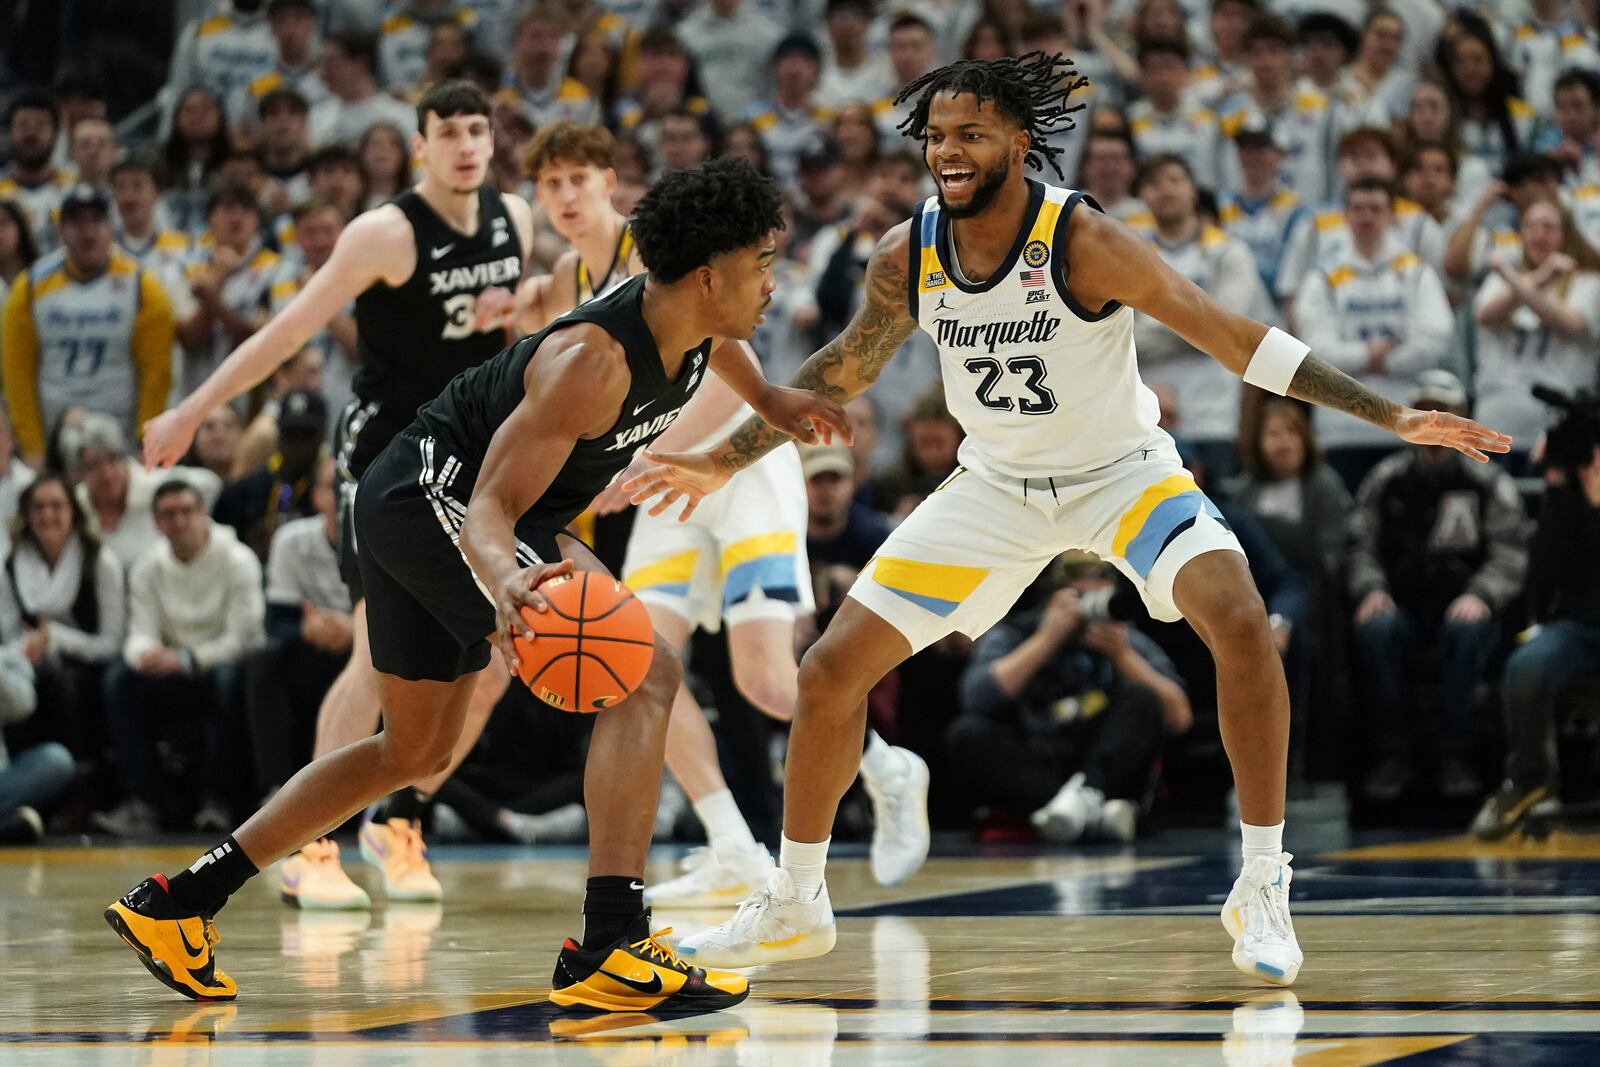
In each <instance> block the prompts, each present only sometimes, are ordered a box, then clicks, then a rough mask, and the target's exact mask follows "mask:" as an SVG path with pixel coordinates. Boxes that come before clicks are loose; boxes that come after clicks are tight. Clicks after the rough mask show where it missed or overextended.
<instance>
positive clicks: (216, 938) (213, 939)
mask: <svg viewBox="0 0 1600 1067" xmlns="http://www.w3.org/2000/svg"><path fill="white" fill-rule="evenodd" d="M202 921H203V922H204V923H205V931H206V944H207V945H209V946H210V947H212V948H216V947H217V946H218V945H220V944H221V943H222V935H221V934H219V933H218V932H217V924H216V923H214V922H212V921H211V920H210V919H204V920H202Z"/></svg>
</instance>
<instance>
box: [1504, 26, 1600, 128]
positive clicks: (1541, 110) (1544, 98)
mask: <svg viewBox="0 0 1600 1067" xmlns="http://www.w3.org/2000/svg"><path fill="white" fill-rule="evenodd" d="M1526 3H1527V17H1526V18H1525V19H1523V20H1522V21H1521V22H1519V23H1518V24H1517V25H1515V26H1513V27H1512V28H1511V45H1510V47H1509V48H1508V49H1507V50H1506V60H1507V62H1509V63H1510V64H1511V66H1512V67H1513V68H1515V69H1516V70H1518V71H1520V72H1521V73H1522V97H1523V99H1524V100H1526V101H1527V102H1528V105H1529V106H1530V107H1532V108H1533V110H1534V112H1535V113H1536V114H1538V115H1540V116H1544V117H1549V116H1550V115H1551V113H1552V111H1553V110H1554V107H1555V95H1554V93H1555V81H1556V78H1557V77H1559V76H1560V75H1561V74H1562V72H1564V71H1568V70H1573V69H1580V70H1596V69H1600V49H1597V48H1596V40H1595V30H1594V26H1593V25H1592V24H1591V22H1588V21H1585V20H1584V17H1583V16H1580V15H1579V13H1578V10H1577V5H1575V4H1570V3H1568V0H1526ZM1588 17H1589V19H1591V20H1592V19H1593V14H1592V12H1591V13H1590V15H1589V16H1588Z"/></svg>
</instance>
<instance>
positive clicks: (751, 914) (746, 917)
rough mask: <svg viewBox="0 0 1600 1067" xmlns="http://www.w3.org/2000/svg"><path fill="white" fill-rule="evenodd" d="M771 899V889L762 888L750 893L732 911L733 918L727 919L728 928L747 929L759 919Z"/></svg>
mask: <svg viewBox="0 0 1600 1067" xmlns="http://www.w3.org/2000/svg"><path fill="white" fill-rule="evenodd" d="M772 900H773V897H772V890H771V889H770V888H765V887H764V888H762V889H758V890H756V891H755V892H754V893H751V894H750V895H749V896H747V897H745V898H744V899H743V900H741V901H740V902H739V910H738V911H736V912H734V913H733V918H732V919H729V920H728V928H729V929H730V930H748V929H749V928H750V927H752V926H754V925H755V924H756V923H758V922H760V921H761V915H762V913H764V912H765V911H766V910H767V905H768V904H771V903H772Z"/></svg>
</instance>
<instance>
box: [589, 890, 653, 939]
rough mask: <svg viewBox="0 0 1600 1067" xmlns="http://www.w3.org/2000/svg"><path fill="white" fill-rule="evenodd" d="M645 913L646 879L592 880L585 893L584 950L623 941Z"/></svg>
mask: <svg viewBox="0 0 1600 1067" xmlns="http://www.w3.org/2000/svg"><path fill="white" fill-rule="evenodd" d="M643 911H644V881H643V879H639V878H628V877H624V876H621V875H609V874H608V875H602V876H600V877H599V878H591V879H589V883H588V885H587V886H586V887H585V890H584V894H583V947H584V950H585V951H588V952H593V951H594V950H595V949H600V948H605V947H606V946H607V945H610V944H614V943H615V942H617V941H620V940H621V939H622V936H623V935H624V934H626V933H627V932H628V927H629V926H631V925H632V924H633V920H635V919H637V918H638V917H639V914H640V913H641V912H643Z"/></svg>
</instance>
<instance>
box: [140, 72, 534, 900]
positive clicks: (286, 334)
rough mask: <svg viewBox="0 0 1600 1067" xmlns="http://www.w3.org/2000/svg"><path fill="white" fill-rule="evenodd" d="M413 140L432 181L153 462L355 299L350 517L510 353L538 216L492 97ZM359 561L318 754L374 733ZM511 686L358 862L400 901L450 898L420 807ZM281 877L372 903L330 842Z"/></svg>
mask: <svg viewBox="0 0 1600 1067" xmlns="http://www.w3.org/2000/svg"><path fill="white" fill-rule="evenodd" d="M417 128H418V130H419V131H420V132H419V133H417V134H414V135H413V136H412V141H411V148H412V152H413V154H414V155H416V156H417V157H418V158H420V159H421V160H422V163H423V174H422V180H421V181H420V182H419V183H418V184H417V186H416V187H415V188H414V189H411V190H408V191H407V192H406V193H403V194H401V196H399V197H397V198H395V200H394V201H393V202H391V203H388V204H384V205H383V206H381V207H377V208H373V209H372V210H371V211H368V212H366V213H365V214H362V215H360V216H359V217H357V218H356V219H355V220H354V221H352V222H351V223H350V224H349V225H348V226H347V227H345V229H344V232H343V233H342V234H341V235H340V236H339V240H338V243H337V244H335V245H334V249H333V254H332V256H331V257H330V258H329V260H328V262H327V263H326V264H325V265H324V266H323V268H322V269H321V270H319V271H317V272H316V273H315V274H314V275H312V277H311V279H310V280H309V281H308V282H307V283H306V285H305V288H303V289H302V290H301V291H300V292H299V293H298V294H297V295H296V296H295V297H294V299H293V300H292V301H291V302H290V303H289V305H288V306H287V307H285V308H284V309H283V311H282V312H280V313H279V314H278V315H276V316H274V317H273V318H272V319H271V320H270V321H269V322H268V323H267V324H266V326H264V327H262V329H261V330H259V331H258V332H257V333H256V334H255V335H254V336H252V337H251V338H250V339H249V340H248V341H246V342H245V343H244V344H242V345H240V346H239V348H237V349H236V350H235V351H234V352H233V353H232V354H230V355H229V356H228V358H227V359H226V360H224V361H223V362H222V363H221V364H220V365H219V366H218V367H217V369H216V370H215V371H213V372H212V374H211V376H210V377H209V378H207V379H206V381H205V382H204V383H202V384H201V385H200V387H199V388H198V389H196V390H195V391H194V392H193V393H191V394H190V395H189V396H187V397H185V398H184V400H183V402H182V403H180V404H179V405H178V406H177V407H175V408H173V409H171V410H170V411H167V412H165V413H163V414H162V415H160V416H158V417H157V418H155V419H153V420H151V421H150V423H149V424H148V425H147V426H146V427H145V435H144V451H145V462H146V463H147V464H149V465H151V466H162V467H165V466H169V465H171V464H173V463H175V462H177V461H178V460H179V458H181V457H182V456H183V455H184V453H186V452H187V451H188V449H189V445H190V442H191V441H193V439H194V434H195V431H196V430H197V429H198V428H199V426H200V423H201V422H202V421H203V420H204V419H205V417H206V416H207V415H208V414H210V413H211V412H212V411H213V410H214V409H216V408H217V407H219V406H221V405H222V404H225V403H227V402H228V401H230V400H232V399H233V398H234V397H237V396H240V395H242V394H243V393H245V392H247V391H249V390H250V389H252V388H254V387H255V386H256V385H257V384H259V383H260V382H262V381H264V380H266V379H267V377H269V376H270V375H271V374H272V373H273V372H274V371H276V370H277V369H278V367H280V366H281V365H283V364H284V363H285V362H287V361H288V360H289V359H290V358H292V357H293V356H294V355H295V354H296V353H297V352H299V351H300V349H301V347H302V346H303V345H304V344H305V343H306V341H307V340H308V339H309V338H311V337H313V336H314V335H316V334H317V333H318V332H319V331H320V330H322V329H323V328H324V327H326V326H327V324H328V323H329V322H330V321H332V319H333V318H334V316H336V315H338V314H340V313H342V312H343V311H344V310H345V308H347V307H348V306H349V305H350V303H351V301H355V302H356V327H357V330H358V331H359V343H360V355H361V367H360V369H359V370H358V372H357V375H356V380H355V392H356V400H355V401H354V402H352V404H351V406H350V409H349V410H348V411H346V413H345V417H344V420H343V424H342V425H341V427H340V443H339V449H338V451H339V459H340V477H341V482H342V484H341V486H340V495H341V511H346V510H347V509H346V508H345V507H344V504H346V503H347V502H348V500H349V499H351V498H353V496H354V490H355V479H356V478H357V477H359V476H360V474H361V472H362V470H364V469H365V467H366V465H367V464H368V463H370V462H371V461H372V459H373V458H375V457H376V456H377V455H378V453H379V452H381V451H382V450H383V447H384V445H386V444H387V443H388V441H389V439H390V438H391V437H393V436H394V434H395V433H397V432H398V431H399V430H401V429H403V428H404V427H405V426H406V425H407V424H409V423H410V421H411V419H412V417H413V416H414V415H415V414H416V410H417V408H418V407H419V406H420V405H421V404H423V403H425V402H426V401H428V400H431V399H433V397H434V396H436V395H438V393H439V392H440V391H441V390H442V389H443V388H444V386H445V385H446V384H448V383H449V381H450V379H452V378H453V377H455V376H456V375H457V374H459V373H460V372H462V371H464V370H466V369H468V368H469V367H473V366H476V365H478V364H479V363H482V362H483V361H484V360H486V359H488V358H489V357H490V356H492V355H494V354H495V353H496V352H498V351H500V349H501V348H502V347H504V345H505V335H504V332H503V326H502V324H503V322H504V321H505V318H506V316H507V315H508V314H509V313H510V311H511V308H512V306H513V303H514V296H513V293H512V288H514V287H515V285H516V283H517V280H518V279H519V278H520V277H521V273H522V266H523V264H524V263H525V262H526V260H527V255H528V249H529V247H530V244H531V242H532V233H533V213H532V209H531V208H529V206H528V203H527V201H525V200H523V199H522V198H521V197H518V196H513V195H510V194H503V193H499V192H496V191H494V190H493V189H488V188H485V181H486V179H487V176H488V168H489V161H490V159H491V157H492V156H493V154H494V138H493V134H492V132H491V129H490V123H489V102H488V98H487V97H485V96H484V94H483V92H482V91H481V90H479V89H477V88H476V87H474V86H472V85H470V84H469V83H466V82H460V81H455V82H444V83H442V84H440V85H438V86H435V87H434V88H432V89H430V90H429V91H428V92H427V93H426V94H425V95H424V96H423V97H422V99H421V100H420V101H419V102H418V104H417ZM508 227H509V228H508ZM344 528H345V529H346V530H348V526H347V525H346V526H345V527H344ZM344 540H345V541H346V542H348V541H349V538H348V536H346V537H345V538H344ZM353 560H354V555H353V546H351V545H350V544H348V543H346V544H342V545H341V546H340V563H341V569H342V570H343V571H344V573H345V579H346V581H347V582H348V583H350V584H351V592H352V594H353V596H352V599H353V600H354V601H355V603H356V607H355V612H356V616H357V618H356V623H355V634H354V645H353V647H352V649H351V655H350V660H349V662H348V663H347V664H346V666H345V669H344V671H343V672H342V673H341V674H340V675H339V677H338V678H337V679H336V680H335V681H334V684H333V687H332V688H331V689H330V690H329V691H328V695H327V696H326V697H325V698H324V700H323V704H322V708H321V709H320V710H319V712H318V716H317V739H316V748H315V752H314V756H322V755H325V754H327V753H328V752H331V751H333V750H335V749H338V748H342V747H344V746H345V745H348V744H351V743H353V742H356V741H359V740H361V739H362V738H364V737H367V736H369V735H371V734H372V732H373V730H374V729H375V728H376V726H377V724H378V714H379V709H378V691H377V684H378V681H377V673H376V672H375V671H374V670H373V667H372V656H371V653H370V651H369V648H368V643H367V626H366V605H365V600H364V597H363V596H362V595H361V590H360V588H359V582H360V579H359V574H358V573H357V571H356V568H355V567H354V566H353ZM507 678H508V675H507V673H506V671H505V669H504V668H503V667H500V666H499V665H497V664H494V663H491V664H490V665H489V666H488V667H486V668H484V671H483V672H482V676H481V677H480V679H479V684H478V685H477V686H476V688H475V689H474V691H473V700H472V705H471V708H470V710H469V713H468V720H467V721H468V727H467V728H466V729H464V730H463V731H462V737H461V741H460V743H459V744H458V745H457V747H456V750H455V753H454V756H453V757H452V759H451V764H450V768H449V769H448V770H446V771H445V772H444V773H442V774H440V775H437V776H436V777H434V778H430V779H428V780H427V781H424V782H420V783H418V784H417V785H416V786H415V787H414V790H407V791H405V792H404V793H403V794H397V796H396V797H395V798H392V799H391V801H390V802H389V803H388V805H387V806H386V808H385V809H383V810H381V811H380V813H379V814H380V817H379V818H377V819H374V820H373V821H371V822H369V823H367V824H366V825H365V826H364V827H363V828H362V852H363V854H364V855H366V856H367V858H369V859H371V860H373V861H374V862H376V863H377V864H378V866H379V868H380V869H381V871H382V873H383V884H384V889H385V892H386V893H387V895H388V896H389V897H390V898H391V899H403V900H438V899H440V897H441V891H440V887H439V883H438V880H437V879H436V878H434V876H433V874H432V872H431V871H430V870H429V868H428V864H427V861H426V859H424V858H423V855H422V841H421V837H420V833H419V831H418V827H417V824H416V823H415V822H414V818H415V815H416V812H415V810H413V809H415V808H416V807H417V806H418V805H420V804H423V803H425V801H424V800H423V799H422V798H426V797H431V796H432V794H433V792H434V791H435V790H437V789H438V787H439V785H440V784H442V783H443V782H444V780H445V779H446V778H448V777H449V773H450V771H451V770H453V769H454V768H455V766H456V765H457V764H459V763H460V761H461V760H462V759H464V758H465V757H466V755H467V753H468V752H470V751H471V749H472V743H473V742H474V741H475V740H476V739H477V736H478V734H479V733H480V732H481V730H482V724H483V722H484V721H486V720H487V719H488V716H489V712H490V711H491V710H493V708H494V706H495V704H496V703H497V702H498V701H499V699H500V696H501V695H502V694H503V693H504V692H505V689H506V683H507ZM281 874H282V877H283V894H284V898H285V899H286V900H288V901H289V902H291V903H293V904H296V905H298V906H300V907H305V908H316V909H329V908H332V909H337V908H364V907H367V906H368V905H369V900H368V898H367V894H366V893H365V892H364V891H363V890H362V889H361V887H360V886H358V885H356V884H355V883H354V882H353V881H351V880H350V878H349V876H347V875H346V874H345V873H344V872H343V870H342V868H341V867H340V866H339V859H338V848H337V846H336V845H335V844H334V843H333V842H332V841H328V840H323V841H318V842H316V843H314V844H313V845H311V846H308V847H307V848H306V849H304V850H303V851H301V852H297V853H295V854H294V855H293V856H291V857H289V859H288V860H287V861H286V862H285V864H284V867H283V869H282V871H281Z"/></svg>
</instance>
